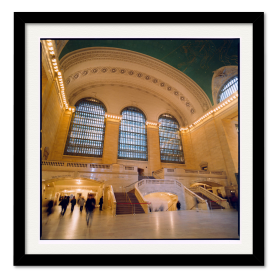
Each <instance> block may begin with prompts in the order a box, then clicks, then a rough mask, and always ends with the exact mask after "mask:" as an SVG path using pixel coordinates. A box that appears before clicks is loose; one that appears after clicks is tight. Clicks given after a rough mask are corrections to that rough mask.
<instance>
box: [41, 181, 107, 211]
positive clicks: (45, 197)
mask: <svg viewBox="0 0 280 280" xmlns="http://www.w3.org/2000/svg"><path fill="white" fill-rule="evenodd" d="M103 189H104V183H103V182H99V181H96V180H92V179H86V178H75V179H73V178H71V179H69V178H57V179H49V180H45V181H43V182H42V207H45V206H47V204H48V202H49V201H50V200H53V201H54V205H55V206H56V205H59V200H60V199H61V198H62V197H63V196H69V197H70V198H73V197H74V196H75V197H76V198H79V197H84V199H85V200H86V199H87V198H88V196H89V195H91V196H92V195H93V196H94V197H95V199H96V203H97V204H98V202H99V199H100V197H101V196H102V195H103Z"/></svg>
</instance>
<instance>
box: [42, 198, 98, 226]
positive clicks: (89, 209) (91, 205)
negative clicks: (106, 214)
mask: <svg viewBox="0 0 280 280" xmlns="http://www.w3.org/2000/svg"><path fill="white" fill-rule="evenodd" d="M69 202H70V203H71V213H73V211H74V207H75V205H76V204H78V205H79V206H80V212H81V213H82V211H83V208H84V206H85V209H86V213H87V215H86V221H87V225H88V226H91V223H92V214H93V210H94V209H95V205H96V200H95V198H94V197H89V198H88V199H87V201H85V199H84V197H80V198H79V199H78V201H77V200H76V198H75V196H74V197H73V198H72V199H71V200H70V198H69V196H64V197H61V199H60V203H59V205H60V206H61V215H62V216H64V214H65V212H66V209H67V206H68V204H69ZM102 205H103V196H102V197H101V198H100V200H99V210H100V211H102ZM52 208H53V201H52V200H50V201H49V203H48V208H47V213H48V216H49V215H50V214H51V213H52V212H53V209H52Z"/></svg>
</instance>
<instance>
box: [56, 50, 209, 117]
mask: <svg viewBox="0 0 280 280" xmlns="http://www.w3.org/2000/svg"><path fill="white" fill-rule="evenodd" d="M91 60H111V61H113V60H117V61H126V62H131V63H136V64H139V65H142V66H145V67H148V68H150V69H153V70H156V71H159V72H160V73H162V74H164V75H166V76H168V77H169V78H171V79H173V80H174V81H176V82H178V83H179V84H181V85H182V86H183V87H184V88H186V89H187V90H188V91H189V92H190V93H191V94H193V96H194V97H195V98H196V99H197V100H198V102H199V104H200V105H201V107H202V110H203V111H207V110H208V109H209V108H211V106H212V104H211V102H210V100H209V98H208V96H207V95H206V93H205V92H204V91H203V90H202V88H201V87H200V86H199V85H198V84H197V83H195V82H194V81H193V80H192V79H191V78H189V77H188V76H187V75H185V74H184V73H182V72H181V71H179V70H177V69H175V68H174V67H172V66H170V65H168V64H167V63H165V62H162V61H160V60H158V59H155V58H153V57H150V56H148V55H145V54H141V53H137V52H133V51H129V50H123V49H117V48H100V47H92V48H84V49H81V50H76V51H73V52H71V53H69V54H67V55H65V56H63V58H62V59H61V60H60V63H61V67H62V68H63V70H64V71H65V72H66V71H67V70H69V69H70V68H71V67H73V66H75V65H77V64H80V63H82V62H86V61H91Z"/></svg>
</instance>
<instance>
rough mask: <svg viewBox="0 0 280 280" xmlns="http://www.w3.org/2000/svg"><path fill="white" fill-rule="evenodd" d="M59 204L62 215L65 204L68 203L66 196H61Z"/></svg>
mask: <svg viewBox="0 0 280 280" xmlns="http://www.w3.org/2000/svg"><path fill="white" fill-rule="evenodd" d="M59 205H61V215H62V216H64V213H65V211H66V208H67V205H68V200H67V198H63V199H62V200H61V202H60V204H59Z"/></svg>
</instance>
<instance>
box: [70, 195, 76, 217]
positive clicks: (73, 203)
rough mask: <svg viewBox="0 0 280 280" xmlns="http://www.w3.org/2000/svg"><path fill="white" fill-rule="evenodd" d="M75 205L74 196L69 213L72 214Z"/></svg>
mask: <svg viewBox="0 0 280 280" xmlns="http://www.w3.org/2000/svg"><path fill="white" fill-rule="evenodd" d="M75 205H76V198H75V196H74V197H73V199H72V200H71V213H72V212H73V210H74V206H75Z"/></svg>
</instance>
